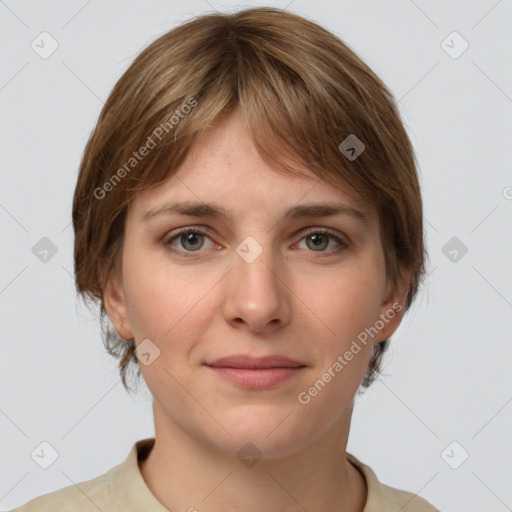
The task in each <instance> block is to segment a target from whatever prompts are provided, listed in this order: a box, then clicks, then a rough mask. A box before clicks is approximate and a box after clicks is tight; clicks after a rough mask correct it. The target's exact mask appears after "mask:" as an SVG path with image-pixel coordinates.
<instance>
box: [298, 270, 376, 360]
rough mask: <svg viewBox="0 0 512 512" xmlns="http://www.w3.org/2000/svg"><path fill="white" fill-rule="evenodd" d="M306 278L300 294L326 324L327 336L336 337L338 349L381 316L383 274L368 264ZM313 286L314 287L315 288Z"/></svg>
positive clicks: (318, 321)
mask: <svg viewBox="0 0 512 512" xmlns="http://www.w3.org/2000/svg"><path fill="white" fill-rule="evenodd" d="M314 283H315V286H314V287H312V286H311V279H306V278H304V280H303V281H302V285H301V287H300V288H301V290H302V291H300V292H299V293H298V294H297V295H299V297H301V298H302V297H304V299H303V301H304V303H305V304H306V305H307V306H308V307H309V308H310V309H311V310H312V311H313V312H314V313H315V314H316V316H317V317H318V320H317V323H319V324H321V325H322V326H323V327H325V329H323V330H325V332H326V333H328V336H327V339H330V340H335V342H334V343H333V345H336V346H335V347H334V346H333V348H335V349H336V350H341V349H343V347H344V346H345V345H347V344H348V345H350V343H351V341H352V340H353V339H357V336H358V335H359V334H360V333H361V332H364V330H365V329H366V328H368V327H370V326H372V325H373V324H374V323H375V321H376V320H377V319H378V318H379V313H380V305H381V300H382V296H381V295H382V286H383V277H382V276H381V275H380V274H379V273H378V272H376V271H375V269H373V268H371V267H369V266H367V267H360V268H350V269H348V268H347V269H342V270H340V271H339V272H338V273H337V274H336V276H335V277H334V276H333V275H330V276H326V277H325V279H316V280H314ZM312 290H314V291H313V292H312Z"/></svg>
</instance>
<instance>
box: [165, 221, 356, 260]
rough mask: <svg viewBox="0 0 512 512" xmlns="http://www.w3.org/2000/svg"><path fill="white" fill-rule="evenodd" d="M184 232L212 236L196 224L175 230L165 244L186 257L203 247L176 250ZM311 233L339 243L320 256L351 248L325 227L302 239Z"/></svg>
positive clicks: (311, 229) (312, 231)
mask: <svg viewBox="0 0 512 512" xmlns="http://www.w3.org/2000/svg"><path fill="white" fill-rule="evenodd" d="M184 233H187V234H190V233H194V234H196V235H201V236H206V237H208V238H210V235H209V233H208V231H207V230H204V231H203V230H201V229H199V228H197V227H195V226H190V227H186V228H183V229H180V230H178V231H177V232H175V234H174V235H173V236H172V237H171V238H169V239H168V240H167V241H165V242H164V245H165V246H166V247H167V248H168V249H169V250H170V251H172V252H175V253H180V254H181V255H182V256H183V257H184V258H194V257H196V256H195V253H199V252H201V249H199V250H198V251H187V250H176V249H174V248H171V244H172V243H173V242H174V241H175V240H177V239H178V238H179V237H180V236H181V235H183V234H184ZM311 235H325V236H328V237H329V238H330V239H334V240H335V241H336V242H337V243H338V245H339V247H338V248H336V249H333V250H331V251H318V253H319V254H322V253H327V254H324V255H323V256H322V255H321V256H319V257H320V258H321V257H328V256H334V255H336V254H338V253H339V252H341V251H343V250H346V249H349V248H350V243H348V242H347V241H346V240H344V239H342V238H340V237H339V236H337V235H335V234H334V233H332V232H330V231H326V230H325V229H318V228H310V229H309V230H308V231H307V232H306V233H304V235H303V236H302V238H301V239H300V241H302V240H303V239H304V238H307V237H308V236H311ZM309 252H312V253H315V252H317V251H309Z"/></svg>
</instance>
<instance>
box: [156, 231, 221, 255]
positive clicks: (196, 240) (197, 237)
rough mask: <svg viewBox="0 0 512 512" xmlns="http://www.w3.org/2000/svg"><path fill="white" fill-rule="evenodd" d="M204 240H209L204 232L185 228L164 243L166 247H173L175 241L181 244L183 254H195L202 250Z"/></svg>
mask: <svg viewBox="0 0 512 512" xmlns="http://www.w3.org/2000/svg"><path fill="white" fill-rule="evenodd" d="M205 238H208V239H210V237H209V236H208V234H207V233H205V232H204V231H201V230H200V229H197V228H185V229H182V230H180V231H178V232H177V233H175V234H174V236H172V237H171V238H169V239H168V240H167V241H166V242H164V243H165V245H166V246H174V241H176V242H179V243H180V244H181V248H182V249H183V250H184V251H185V252H197V251H199V250H200V249H202V248H203V246H204V239H205ZM210 240H211V239H210Z"/></svg>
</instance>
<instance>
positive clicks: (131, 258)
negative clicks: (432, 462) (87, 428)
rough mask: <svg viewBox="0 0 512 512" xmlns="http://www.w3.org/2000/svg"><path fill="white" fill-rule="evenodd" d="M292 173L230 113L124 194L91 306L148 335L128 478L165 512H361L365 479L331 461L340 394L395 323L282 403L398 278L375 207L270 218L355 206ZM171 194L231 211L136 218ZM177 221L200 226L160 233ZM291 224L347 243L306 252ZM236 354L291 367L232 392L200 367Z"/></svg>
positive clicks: (337, 440) (327, 361)
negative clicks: (255, 453)
mask: <svg viewBox="0 0 512 512" xmlns="http://www.w3.org/2000/svg"><path fill="white" fill-rule="evenodd" d="M302 170H304V171H306V172H307V173H308V176H309V177H304V178H297V177H291V176H287V175H285V174H283V173H280V172H276V170H275V168H273V167H271V166H269V165H268V164H267V163H265V162H264V161H263V160H262V159H261V157H260V156H259V155H258V153H257V151H256V149H255V147H254V145H253V143H252V140H251V138H250V136H249V134H248V132H247V130H246V128H245V125H244V119H243V116H242V114H241V113H240V111H239V110H235V111H234V112H233V113H231V114H230V115H229V116H227V117H226V118H225V119H224V120H223V121H222V123H221V124H219V125H218V126H217V127H216V128H215V129H213V130H211V131H209V132H207V133H206V135H205V136H204V137H203V139H202V140H201V143H200V144H197V145H196V146H195V147H194V150H193V151H192V152H191V153H190V154H189V156H188V157H187V159H186V161H185V162H184V164H183V165H182V167H181V168H180V169H179V170H178V172H177V173H176V174H175V175H174V176H173V177H172V178H170V179H169V180H168V181H167V182H165V183H164V184H162V185H159V186H158V187H156V188H153V189H151V190H146V191H144V192H142V193H140V194H139V195H138V196H137V197H136V198H135V200H134V201H133V202H132V203H131V204H130V207H129V209H128V213H127V219H126V226H125V239H124V245H123V252H122V266H121V277H120V279H116V278H115V277H113V276H111V277H109V278H108V279H107V282H106V286H105V290H104V297H105V307H106V309H107V312H108V315H109V317H110V319H111V321H112V322H113V324H114V326H115V327H116V329H117V331H118V333H119V334H120V335H121V336H122V337H123V338H126V339H128V338H131V337H134V338H135V341H136V343H137V344H139V343H141V342H142V340H144V339H150V340H151V341H152V343H154V344H155V345H156V346H157V347H158V349H159V350H160V355H159V356H158V357H157V358H156V359H154V361H153V362H152V363H151V364H149V365H147V366H146V365H144V364H141V363H139V365H140V368H141V372H142V375H143V377H144V380H145V382H146V384H147V386H148V388H149V390H150V391H151V393H152V395H153V398H154V400H153V410H154V420H155V438H156V442H155V446H154V448H153V450H152V451H151V453H150V455H149V456H148V458H147V459H146V460H144V461H142V462H141V463H140V470H141V473H142V476H143V478H144V480H145V481H146V483H147V485H148V487H149V489H150V490H151V491H152V493H153V494H154V495H155V496H156V498H157V499H158V500H159V501H160V502H161V503H162V504H163V505H164V506H165V507H166V508H168V509H169V510H173V511H178V510H189V509H190V510H193V509H192V508H191V507H195V508H196V509H197V510H199V511H200V512H202V511H207V512H217V511H224V510H226V509H227V508H229V510H232V511H245V512H252V511H254V512H256V511H258V512H260V511H261V510H267V511H270V512H278V511H279V512H283V511H289V512H292V511H294V512H295V511H301V512H302V511H303V510H304V508H305V509H306V510H308V511H310V512H313V511H327V510H339V511H343V512H356V511H357V512H360V511H362V510H363V508H364V504H365V501H366V493H367V489H366V483H365V481H364V478H363V477H362V475H361V474H360V473H359V472H358V471H357V470H356V469H355V467H354V466H352V465H351V464H350V463H349V462H348V461H346V460H345V451H346V445H347V440H348V434H349V428H350V420H351V415H352V408H353V399H354V396H355V393H356V391H357V389H358V387H359V385H360V382H361V380H362V378H363V376H364V373H365V371H366V368H367V366H368V362H369V360H370V355H371V349H372V346H373V343H376V342H378V341H382V340H384V339H386V338H388V337H389V336H390V335H391V334H392V333H393V332H394V331H395V330H396V328H397V327H398V325H399V323H400V320H401V313H397V314H396V315H395V316H394V318H393V319H390V320H389V321H388V322H387V323H386V324H385V327H384V328H383V329H382V330H381V331H380V332H379V334H378V335H377V336H375V337H374V338H373V339H371V338H370V339H369V342H368V343H367V345H366V346H364V345H362V344H361V351H360V352H359V353H358V354H357V355H355V356H354V357H353V359H352V360H351V361H350V362H349V363H348V364H347V365H346V366H344V368H343V370H342V371H341V372H339V373H336V376H335V377H334V378H332V379H331V381H330V382H329V383H327V384H326V386H325V387H324V388H323V389H322V390H321V391H320V392H319V393H318V394H317V395H316V396H315V397H313V398H312V399H311V401H310V402H309V403H308V404H307V405H302V404H301V403H299V401H298V398H297V397H298V394H299V393H300V392H302V391H307V390H308V388H310V387H311V386H312V385H313V383H314V382H315V381H317V379H319V378H320V377H321V375H322V374H323V373H324V372H325V371H326V370H327V368H329V367H332V365H333V363H334V362H335V361H336V360H337V357H338V356H339V355H343V354H344V353H345V352H346V350H348V349H349V348H350V346H351V343H352V342H353V340H356V339H357V335H358V334H359V333H361V332H362V331H364V329H365V328H367V327H369V326H373V325H374V324H375V322H376V321H377V320H378V319H379V315H381V314H385V313H386V312H387V311H389V310H390V309H392V304H393V303H396V302H399V303H400V304H402V305H403V301H404V296H405V292H406V282H405V283H404V285H403V286H402V287H400V288H399V289H393V288H392V287H391V285H390V283H389V282H388V280H387V279H386V275H385V266H384V254H383V249H382V245H381V240H380V233H379V227H378V219H377V217H376V214H375V211H369V210H366V211H367V213H368V215H369V220H370V223H369V226H365V225H364V224H362V223H361V222H360V221H358V220H357V219H356V218H354V217H352V216H349V215H338V216H333V217H326V218H304V219H298V220H286V221H283V220H282V216H283V212H284V211H285V210H287V209H288V208H289V207H292V206H296V205H297V204H304V203H327V202H336V203H339V202H343V203H345V204H347V205H351V206H353V207H357V208H359V209H364V208H363V207H362V206H361V204H360V203H358V202H357V201H356V199H355V198H354V197H352V196H351V195H349V194H347V192H346V191H342V190H341V189H339V188H337V187H334V186H332V185H331V184H328V183H327V182H325V181H323V180H319V178H318V177H317V176H315V175H314V174H313V173H312V172H311V171H309V170H308V169H306V168H302ZM185 200H191V201H203V202H208V203H210V202H212V203H215V204H218V205H221V206H222V207H223V208H225V209H227V210H229V211H230V212H232V214H233V217H232V219H231V220H228V221H224V220H219V219H214V218H207V217H205V218H198V217H188V216H185V215H182V214H167V215H160V216H155V217H153V218H152V219H151V220H150V221H147V222H143V221H142V218H143V216H144V214H145V213H146V212H147V211H148V210H150V209H152V208H154V207H157V206H160V205H161V204H163V203H166V202H177V201H185ZM191 226H197V227H198V228H199V229H201V230H202V231H205V228H209V232H208V233H206V235H204V236H201V235H199V236H198V238H196V239H194V238H193V237H192V238H187V237H186V236H184V237H180V236H178V237H177V238H175V239H174V240H173V239H172V238H173V236H174V235H175V234H176V231H177V229H178V228H184V227H191ZM307 228H318V230H320V231H321V230H324V229H327V230H329V231H332V233H333V234H334V235H335V236H339V237H340V238H341V239H343V240H344V241H346V242H348V243H349V246H348V248H343V247H342V246H340V244H339V243H338V242H337V241H336V239H335V238H333V237H328V238H325V237H324V238H322V239H321V241H320V243H319V244H318V245H319V247H317V246H315V244H314V243H313V240H312V238H314V236H312V234H311V233H306V232H305V231H306V230H307ZM316 233H318V231H316ZM188 236H189V237H190V235H188ZM248 236H250V237H252V238H253V239H255V240H256V241H257V243H258V244H259V246H261V248H262V249H263V252H262V253H261V254H260V255H259V257H257V258H256V259H255V261H253V262H252V263H248V262H247V261H246V260H244V259H243V258H242V257H240V256H239V254H238V253H237V252H236V248H237V247H238V246H239V245H240V244H241V242H242V241H243V240H244V239H245V238H246V237H248ZM317 236H318V235H317ZM187 241H188V243H187ZM166 244H167V245H166ZM340 247H341V249H340V250H339V251H338V252H336V250H337V249H338V248H340ZM194 248H199V249H198V250H195V251H194V250H193V249H194ZM172 249H174V251H173V250H172ZM187 254H188V255H192V257H190V258H187V257H185V256H184V255H187ZM240 353H242V354H251V355H255V356H261V355H269V354H273V355H277V354H280V355H285V356H288V357H291V358H293V359H295V360H298V361H300V362H301V363H302V364H305V365H306V368H304V369H303V370H301V371H300V372H299V373H298V374H297V375H296V376H295V377H293V378H291V379H289V380H287V381H285V382H283V383H281V384H278V385H277V386H275V387H273V388H271V389H263V390H247V389H243V388H241V387H239V386H237V385H236V384H233V383H230V382H228V381H225V380H224V379H222V378H221V377H219V376H218V375H217V374H216V373H215V372H214V371H212V370H211V369H210V368H208V367H206V366H204V363H205V362H206V361H212V360H214V359H217V358H220V357H224V356H228V355H233V354H240ZM247 442H251V443H253V444H254V445H255V446H256V447H257V449H258V450H259V452H260V453H261V459H260V460H259V461H258V462H257V463H256V464H255V465H254V466H252V467H246V466H245V465H244V464H242V463H241V461H240V460H239V459H238V457H237V452H238V450H240V449H241V448H242V447H243V446H244V445H245V444H246V443H247ZM219 484H220V485H219ZM205 497H206V499H205ZM203 500H204V501H203Z"/></svg>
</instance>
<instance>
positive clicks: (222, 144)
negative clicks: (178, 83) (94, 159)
mask: <svg viewBox="0 0 512 512" xmlns="http://www.w3.org/2000/svg"><path fill="white" fill-rule="evenodd" d="M283 160H285V157H283ZM287 163H291V162H290V161H288V162H287ZM293 167H294V168H295V169H297V170H298V171H299V172H300V173H301V176H294V175H291V174H290V173H286V172H285V171H283V170H282V169H281V168H278V167H277V166H276V165H273V164H270V163H267V162H266V161H265V160H263V158H262V157H261V156H260V154H259V153H258V150H257V148H256V147H255V145H254V143H253V140H252V138H251V136H250V133H249V131H248V129H247V126H246V123H245V119H244V117H243V115H242V113H241V111H240V110H239V109H237V110H235V111H234V112H232V113H231V114H230V115H228V116H226V117H225V118H224V119H223V120H222V122H220V123H219V124H218V125H217V126H216V127H215V128H213V129H211V130H209V131H208V132H206V133H205V134H204V135H203V136H202V137H201V138H200V139H199V140H198V141H196V143H195V145H194V146H193V147H192V149H191V151H190V152H189V154H188V155H187V158H186V159H185V161H184V162H183V164H182V165H181V167H180V168H179V169H178V170H177V172H175V173H174V174H173V175H172V176H171V177H170V178H169V179H168V180H167V181H166V182H164V183H163V184H161V185H159V186H157V187H154V188H151V189H149V190H145V191H143V192H142V193H140V194H139V195H138V196H137V197H136V198H135V200H134V201H133V204H132V205H131V208H130V209H131V215H133V216H135V217H136V218H137V219H139V220H142V219H143V218H144V217H146V216H147V214H148V212H149V211H150V210H152V211H154V210H155V209H157V208H158V207H159V206H162V205H164V204H165V203H171V202H172V203H177V202H180V203H185V202H186V203H203V204H207V203H208V204H214V205H216V206H217V208H216V209H217V210H218V213H221V214H222V211H223V212H224V213H225V214H226V215H227V216H229V215H230V213H232V214H233V215H234V216H236V217H237V218H240V217H241V216H246V215H248V214H251V215H254V216H257V215H261V216H264V215H270V216H273V217H276V218H277V216H280V215H282V213H283V212H284V208H286V209H287V210H288V209H290V208H292V207H295V208H296V209H297V208H298V207H299V206H300V205H301V204H306V203H307V204H309V205H311V204H332V205H334V204H337V205H340V204H341V205H345V206H346V209H347V211H348V210H353V211H354V212H356V213H357V212H360V213H361V214H363V215H361V217H363V216H366V219H367V220H368V221H371V220H372V219H374V217H375V211H374V210H373V209H372V208H369V207H368V205H364V204H363V203H362V202H361V201H360V200H359V199H358V198H357V197H356V195H355V194H354V193H353V192H352V191H349V190H347V188H346V187H344V188H343V187H341V186H339V185H336V186H335V185H333V184H331V183H329V182H327V181H326V180H325V179H322V178H320V177H319V176H317V175H316V174H315V173H314V172H313V171H312V170H311V169H308V168H307V167H306V166H304V165H301V164H298V163H297V162H293ZM203 210H204V211H206V209H203ZM225 220H227V218H226V219H225Z"/></svg>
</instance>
